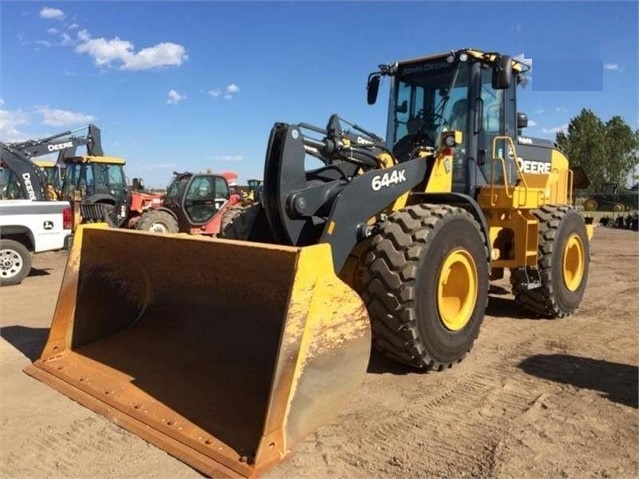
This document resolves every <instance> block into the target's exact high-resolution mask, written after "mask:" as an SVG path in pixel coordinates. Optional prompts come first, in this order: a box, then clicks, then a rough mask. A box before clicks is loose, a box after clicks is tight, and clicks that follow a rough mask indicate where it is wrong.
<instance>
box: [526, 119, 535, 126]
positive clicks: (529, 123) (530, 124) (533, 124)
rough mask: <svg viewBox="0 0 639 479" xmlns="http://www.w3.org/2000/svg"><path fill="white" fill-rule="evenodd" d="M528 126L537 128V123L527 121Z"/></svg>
mask: <svg viewBox="0 0 639 479" xmlns="http://www.w3.org/2000/svg"><path fill="white" fill-rule="evenodd" d="M528 126H537V122H536V121H535V120H528Z"/></svg>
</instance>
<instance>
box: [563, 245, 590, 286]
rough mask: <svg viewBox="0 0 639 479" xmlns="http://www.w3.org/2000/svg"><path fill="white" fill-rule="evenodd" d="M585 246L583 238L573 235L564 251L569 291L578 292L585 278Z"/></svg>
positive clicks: (565, 274) (566, 280)
mask: <svg viewBox="0 0 639 479" xmlns="http://www.w3.org/2000/svg"><path fill="white" fill-rule="evenodd" d="M584 264H585V260H584V245H583V243H582V241H581V238H580V237H579V236H577V235H576V234H573V235H572V236H570V238H568V241H567V242H566V249H564V261H563V265H564V284H565V285H566V288H568V290H569V291H576V290H577V288H579V285H580V284H581V280H582V279H583V277H584Z"/></svg>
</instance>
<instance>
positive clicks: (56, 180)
mask: <svg viewBox="0 0 639 479" xmlns="http://www.w3.org/2000/svg"><path fill="white" fill-rule="evenodd" d="M42 171H43V172H44V176H45V177H46V179H47V183H48V184H49V185H51V186H53V187H54V188H55V189H58V188H60V173H59V170H58V168H57V167H56V166H46V167H44V168H42Z"/></svg>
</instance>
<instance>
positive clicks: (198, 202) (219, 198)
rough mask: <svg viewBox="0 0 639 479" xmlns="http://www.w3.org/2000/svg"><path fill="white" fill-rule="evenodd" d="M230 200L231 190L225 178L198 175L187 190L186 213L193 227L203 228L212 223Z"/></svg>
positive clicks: (185, 198) (185, 199)
mask: <svg viewBox="0 0 639 479" xmlns="http://www.w3.org/2000/svg"><path fill="white" fill-rule="evenodd" d="M228 199H229V188H228V184H227V182H226V180H225V179H224V178H223V177H221V176H215V175H196V176H194V177H193V178H192V179H191V182H190V183H189V186H188V188H187V190H186V194H185V197H184V212H185V214H186V216H187V218H188V220H189V223H190V224H191V225H194V226H202V225H205V224H206V223H208V222H209V221H211V219H212V218H213V216H215V214H216V213H217V212H218V211H219V210H220V208H222V206H223V205H224V203H226V201H228Z"/></svg>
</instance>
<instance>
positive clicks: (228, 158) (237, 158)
mask: <svg viewBox="0 0 639 479" xmlns="http://www.w3.org/2000/svg"><path fill="white" fill-rule="evenodd" d="M215 159H216V160H218V161H229V162H237V161H243V160H244V157H243V156H242V155H220V156H216V157H215Z"/></svg>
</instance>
